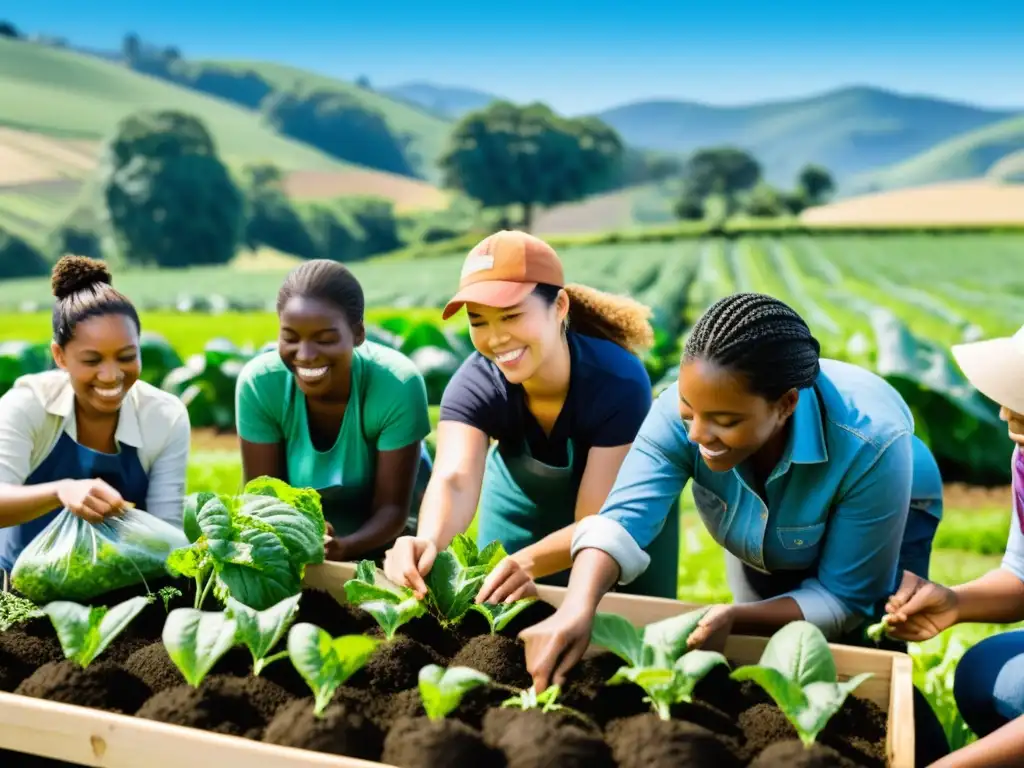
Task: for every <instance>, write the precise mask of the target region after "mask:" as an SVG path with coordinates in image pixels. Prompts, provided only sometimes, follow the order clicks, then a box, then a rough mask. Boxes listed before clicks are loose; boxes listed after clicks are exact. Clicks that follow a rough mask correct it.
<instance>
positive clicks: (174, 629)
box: [161, 608, 238, 688]
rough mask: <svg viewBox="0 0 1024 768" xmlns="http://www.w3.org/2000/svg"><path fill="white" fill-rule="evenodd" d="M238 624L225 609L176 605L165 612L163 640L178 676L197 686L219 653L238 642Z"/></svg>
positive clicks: (218, 656)
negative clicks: (204, 609)
mask: <svg viewBox="0 0 1024 768" xmlns="http://www.w3.org/2000/svg"><path fill="white" fill-rule="evenodd" d="M237 633H238V625H237V623H236V622H235V620H234V619H232V618H231V617H229V616H228V615H227V614H225V613H224V612H217V613H211V612H203V611H197V610H196V609H195V608H176V609H174V610H173V611H171V612H170V613H169V614H168V615H167V621H166V622H165V623H164V630H163V634H162V636H161V637H162V639H163V642H164V647H165V648H166V649H167V655H168V656H170V658H171V661H173V662H174V666H176V667H177V668H178V670H179V671H180V672H181V676H182V677H184V678H185V680H186V682H188V684H189V685H191V686H192V687H193V688H198V687H199V684H200V683H201V682H203V678H205V677H206V675H207V674H209V672H210V670H211V669H213V665H214V664H216V663H217V662H218V661H219V660H220V658H221V656H223V655H224V654H225V653H227V652H228V651H229V650H230V649H231V648H233V647H234V646H235V645H236V643H237V642H238V639H237Z"/></svg>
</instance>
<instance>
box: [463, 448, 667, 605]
mask: <svg viewBox="0 0 1024 768" xmlns="http://www.w3.org/2000/svg"><path fill="white" fill-rule="evenodd" d="M567 451H568V457H569V459H568V463H567V465H566V466H564V467H555V466H551V465H549V464H545V463H543V462H541V461H538V460H537V459H535V458H534V457H533V456H532V455H531V453H530V449H529V446H528V445H527V444H526V441H525V440H524V441H523V447H522V451H521V453H519V455H516V456H512V457H505V456H503V455H502V454H501V452H500V451H499V450H498V446H497V445H493V446H491V449H490V451H488V454H487V463H486V465H485V469H484V480H483V485H482V487H481V491H480V506H479V511H478V521H479V522H478V527H477V545H478V546H480V547H484V546H486V545H487V544H488V543H490V542H491V541H495V540H497V541H500V542H501V543H502V545H503V546H504V547H505V550H506V551H507V552H508V553H509V554H512V553H514V552H517V551H519V550H520V549H523V548H524V547H526V546H529V545H531V544H534V543H536V542H538V541H540V540H541V539H543V538H544V537H545V536H547V535H548V534H551V533H554V532H555V531H558V530H560V529H562V528H565V527H566V526H567V525H572V524H573V523H574V522H575V520H576V497H577V495H578V494H579V481H578V480H576V479H575V477H574V473H573V456H574V454H573V443H572V440H569V441H568V446H567ZM645 551H646V552H647V554H648V555H649V556H650V558H651V563H650V566H649V567H648V568H647V570H646V571H644V573H643V574H642V575H641V576H640V577H639V578H637V579H636V580H635V581H633V582H632V583H630V584H627V585H625V586H619V587H617V588H616V589H617V591H620V592H627V593H630V594H637V595H648V596H651V597H668V598H672V599H675V598H676V597H677V595H678V587H677V584H676V582H677V579H678V577H679V502H678V501H677V502H675V503H674V504H673V505H672V508H671V510H670V511H669V514H668V516H667V518H666V520H665V526H664V527H663V528H662V530H661V532H660V533H659V534H658V536H657V537H655V539H654V541H652V542H651V544H650V545H649V546H648V547H647V549H646V550H645ZM569 573H570V572H569V570H565V571H562V572H561V573H554V574H551V575H550V576H545V577H543V578H540V579H536V582H537V583H538V584H547V585H552V586H557V587H564V586H567V585H568V583H569Z"/></svg>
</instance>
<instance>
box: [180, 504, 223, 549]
mask: <svg viewBox="0 0 1024 768" xmlns="http://www.w3.org/2000/svg"><path fill="white" fill-rule="evenodd" d="M215 496H216V494H214V493H210V492H209V491H200V492H198V493H190V494H189V495H188V496H186V497H185V505H184V507H183V509H182V523H183V528H184V531H185V536H186V537H187V538H188V540H189V541H191V542H194V541H197V540H198V539H199V537H200V536H202V535H203V531H202V529H201V528H200V527H199V517H198V516H199V510H200V509H202V508H203V505H204V504H206V502H208V501H209V500H210V499H212V498H214V497H215Z"/></svg>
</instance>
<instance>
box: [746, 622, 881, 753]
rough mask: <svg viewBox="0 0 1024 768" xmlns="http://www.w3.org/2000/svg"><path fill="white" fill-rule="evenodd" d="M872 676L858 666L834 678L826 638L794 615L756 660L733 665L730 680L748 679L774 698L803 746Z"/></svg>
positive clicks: (834, 667) (809, 742) (834, 669)
mask: <svg viewBox="0 0 1024 768" xmlns="http://www.w3.org/2000/svg"><path fill="white" fill-rule="evenodd" d="M871 676H872V673H870V672H864V673H862V674H860V675H857V676H855V677H853V678H851V679H850V680H847V681H845V682H839V680H838V676H837V673H836V663H835V659H834V658H833V657H832V650H831V648H829V646H828V641H827V640H826V639H825V636H824V635H823V634H822V632H821V630H820V629H818V628H817V627H816V626H815V625H814V624H811V623H810V622H807V621H794V622H791V623H789V624H787V625H786V626H784V627H783V628H782V629H780V630H779V631H778V632H776V633H775V634H774V635H772V637H771V639H770V640H769V641H768V644H767V645H766V646H765V649H764V652H763V653H762V654H761V660H760V663H758V664H756V665H746V666H743V667H740V668H738V669H736V670H734V671H733V673H732V678H733V679H734V680H752V681H753V682H755V683H757V684H758V685H760V686H761V687H762V688H764V690H765V691H766V692H767V693H768V695H769V696H771V697H772V699H774V701H775V703H776V704H777V705H778V707H779V709H781V710H782V712H783V713H784V714H785V715H786V717H787V718H788V719H789V722H790V723H792V725H793V728H794V729H795V730H796V732H797V734H798V735H799V737H800V740H801V741H802V742H803V744H804V746H805V747H810V746H811V745H812V744H814V742H815V740H816V739H817V736H818V734H819V733H820V732H821V730H822V729H823V728H824V727H825V726H826V725H827V724H828V721H829V720H830V719H831V718H832V716H833V715H835V714H836V713H837V712H838V711H839V710H840V709H841V708H842V706H843V702H845V701H846V697H847V696H848V695H849V694H850V693H851V692H852V691H853V690H854V689H855V688H857V686H859V685H860V684H861V683H863V682H864V681H865V680H867V679H868V678H869V677H871Z"/></svg>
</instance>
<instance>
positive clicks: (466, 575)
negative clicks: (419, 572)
mask: <svg viewBox="0 0 1024 768" xmlns="http://www.w3.org/2000/svg"><path fill="white" fill-rule="evenodd" d="M486 577H487V574H486V573H485V572H484V571H483V570H482V569H480V568H475V567H472V566H470V567H467V566H465V565H463V564H462V563H461V562H460V561H459V559H458V557H456V555H454V554H453V553H452V552H451V551H449V550H444V551H443V552H438V553H437V557H436V558H435V560H434V565H433V566H432V567H431V569H430V573H429V574H427V578H426V582H427V590H428V592H429V597H430V600H431V602H432V603H433V605H434V606H435V607H436V608H437V611H438V613H439V614H440V615H439V619H440V620H441V624H442V625H443V626H449V625H451V624H456V623H458V622H459V621H461V620H462V617H463V616H464V615H465V614H466V611H468V610H469V607H470V606H471V605H472V604H473V598H475V597H476V594H477V592H479V591H480V587H481V586H482V585H483V582H484V579H485V578H486Z"/></svg>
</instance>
